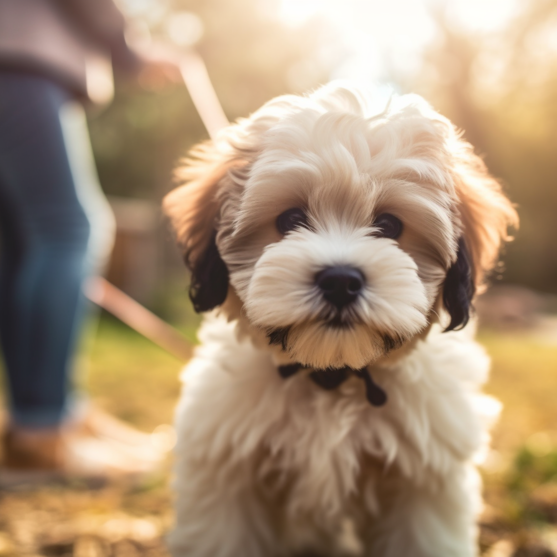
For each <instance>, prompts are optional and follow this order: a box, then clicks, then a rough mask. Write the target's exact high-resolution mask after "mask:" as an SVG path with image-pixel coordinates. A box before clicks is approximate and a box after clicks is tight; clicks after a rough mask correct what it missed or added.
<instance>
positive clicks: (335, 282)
mask: <svg viewBox="0 0 557 557" xmlns="http://www.w3.org/2000/svg"><path fill="white" fill-rule="evenodd" d="M364 283H365V279H364V275H363V273H362V272H361V271H359V270H358V269H355V268H354V267H348V266H344V265H343V266H339V267H327V268H326V269H323V270H322V271H320V272H319V273H317V274H316V275H315V284H317V286H318V287H319V289H320V290H321V291H322V292H323V298H325V300H327V301H328V302H331V304H333V305H334V306H336V307H337V309H342V308H343V307H344V306H347V305H348V304H351V303H352V302H353V301H354V300H355V299H356V298H357V297H358V295H359V294H360V292H361V291H362V288H363V287H364Z"/></svg>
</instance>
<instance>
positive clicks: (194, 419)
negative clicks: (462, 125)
mask: <svg viewBox="0 0 557 557" xmlns="http://www.w3.org/2000/svg"><path fill="white" fill-rule="evenodd" d="M203 156H204V158H205V162H204V163H202V164H200V165H199V164H198V165H197V166H196V167H195V168H194V169H193V170H190V176H189V179H190V180H193V181H192V184H191V185H189V186H188V185H186V186H185V189H184V187H183V188H179V189H178V190H176V191H175V192H173V193H172V194H170V195H169V198H168V200H167V202H166V210H167V212H168V213H169V215H170V216H171V218H172V220H173V223H174V225H175V227H176V229H177V232H178V236H179V239H180V241H181V243H182V245H183V246H184V249H185V251H186V256H187V261H188V262H189V264H190V265H191V266H192V267H193V268H194V270H195V267H196V265H198V264H199V263H198V262H199V261H200V260H202V254H203V252H204V250H205V249H206V245H207V244H208V243H209V242H210V241H211V240H210V238H211V237H212V235H214V234H216V247H217V248H218V253H219V254H220V257H221V258H222V260H223V262H224V264H225V265H226V268H227V269H228V272H229V275H230V288H229V290H228V295H227V296H226V301H225V302H224V304H223V305H222V308H221V309H220V311H217V312H215V313H214V314H212V315H210V316H208V317H207V318H206V320H205V323H204V325H203V327H202V330H201V332H200V340H201V346H200V347H199V348H198V349H197V351H196V355H195V357H194V359H193V360H192V361H191V362H190V363H189V364H188V366H187V367H186V369H185V371H184V374H183V380H184V391H183V395H182V399H181V401H180V404H179V408H178V413H177V430H178V446H177V463H176V480H175V489H176V509H177V522H176V526H175V528H174V531H173V533H172V534H171V537H170V546H171V549H172V552H173V554H174V555H175V556H176V557H186V556H190V557H292V556H302V555H309V553H311V555H320V556H324V557H337V556H338V557H340V556H349V555H354V556H355V555H361V556H366V557H371V556H373V557H473V556H474V555H476V554H477V550H476V527H475V519H476V516H477V513H478V510H479V508H480V501H481V497H480V482H479V479H478V474H477V472H476V470H475V466H474V464H473V462H474V459H475V458H476V459H477V457H478V455H479V454H480V452H481V451H482V449H483V448H485V446H486V441H487V433H486V432H487V426H488V423H489V422H490V420H492V419H493V418H494V416H495V415H496V414H497V411H498V405H497V403H496V402H495V401H492V400H491V399H488V398H487V397H484V396H482V395H480V394H479V389H480V387H481V386H482V384H483V383H484V382H485V381H486V378H487V373H488V367H489V362H488V358H487V357H486V355H485V353H484V352H483V350H482V349H481V348H480V347H479V346H478V345H477V344H476V343H475V342H474V341H473V338H472V337H473V331H472V330H471V327H468V328H466V329H465V330H463V331H459V332H449V333H444V332H443V327H442V326H441V324H440V323H439V322H440V321H442V322H443V323H445V325H446V321H447V320H446V319H445V317H443V313H444V309H443V304H442V291H443V282H444V280H445V276H446V274H447V271H448V270H449V268H450V267H451V265H452V264H453V263H454V262H455V261H456V260H457V256H458V246H459V242H460V243H462V242H465V244H466V246H467V248H468V250H469V252H470V258H471V264H472V272H473V277H474V279H475V281H476V283H477V286H479V285H480V282H481V280H482V278H483V275H484V273H485V272H486V271H487V270H488V269H489V268H490V267H491V266H492V265H493V264H494V262H495V260H496V254H497V251H498V248H499V244H500V242H501V240H502V239H505V230H506V227H507V225H508V224H510V223H512V222H513V221H514V220H515V215H514V211H513V209H512V207H511V206H510V204H509V203H508V201H507V200H506V199H505V198H504V196H503V195H502V193H501V191H500V188H499V186H498V185H497V184H496V182H494V181H493V180H492V179H491V178H489V176H488V175H487V173H486V171H485V168H484V167H483V166H482V165H481V162H479V161H478V159H477V158H476V157H475V156H474V155H473V153H472V152H471V149H470V148H469V146H467V145H466V144H465V143H464V142H462V141H461V140H460V139H459V137H458V134H456V132H455V131H454V128H453V127H452V125H451V124H450V123H449V122H448V121H447V120H446V119H444V118H443V117H442V116H440V115H438V114H437V113H435V112H434V111H433V110H432V109H431V108H430V107H429V106H428V105H427V104H426V103H425V102H424V101H423V100H422V99H419V98H418V97H414V96H407V97H401V98H398V99H395V100H393V101H392V102H391V104H390V105H389V106H387V107H385V109H384V110H383V111H382V112H381V113H379V114H377V113H376V112H374V111H373V109H372V103H371V102H370V99H369V96H368V93H367V92H366V91H362V90H358V89H357V88H355V87H353V86H339V85H331V86H328V87H325V88H322V89H320V90H318V91H317V92H315V93H313V94H312V95H310V96H307V97H293V96H289V97H281V98H279V99H276V100H274V101H271V102H270V103H268V104H267V105H265V106H264V107H263V108H262V109H261V110H260V111H258V112H256V113H255V114H254V115H253V116H252V117H251V118H250V119H248V120H245V121H242V122H240V123H238V124H236V125H234V126H231V127H230V128H229V129H227V130H226V131H225V133H224V134H223V135H222V137H221V139H220V142H218V143H217V145H216V146H214V147H213V150H212V151H211V152H210V153H205V154H204V155H203ZM292 207H303V208H304V209H305V210H306V212H307V215H308V225H309V228H299V229H297V230H294V231H292V232H289V233H287V234H286V235H285V236H284V237H282V236H281V235H280V234H279V233H278V232H277V230H276V228H275V224H274V223H275V219H276V218H277V216H278V215H279V214H280V213H281V212H282V211H284V210H286V209H289V208H292ZM385 212H388V213H391V214H394V215H396V216H397V217H398V218H399V219H400V220H401V221H402V222H403V224H404V232H403V234H402V235H401V237H400V238H398V239H396V240H393V239H387V238H380V237H377V235H376V234H375V232H376V229H375V228H374V224H373V223H374V218H375V217H376V216H377V215H378V214H381V213H385ZM213 237H214V236H213ZM335 265H349V266H352V267H356V268H358V269H359V270H360V271H361V272H362V273H363V276H364V277H365V286H364V288H363V290H362V292H361V294H360V296H359V297H358V299H357V300H356V302H355V303H354V304H352V305H351V306H348V307H346V308H343V309H342V310H341V311H340V316H341V317H342V318H343V319H346V320H348V321H349V322H350V323H351V326H349V327H345V328H339V327H331V326H327V320H328V318H329V316H330V313H331V312H332V311H333V309H331V307H330V306H329V305H328V304H327V302H326V301H325V300H324V299H323V298H322V296H321V293H320V292H319V289H318V288H317V287H316V284H315V276H316V273H317V272H319V271H320V270H321V269H323V268H326V267H330V266H335ZM207 280H209V281H210V280H212V279H211V277H209V279H207ZM279 328H285V329H287V330H288V335H287V338H286V337H285V340H284V343H283V346H282V347H280V346H270V345H269V344H268V342H267V338H266V335H267V334H268V333H269V331H272V330H276V329H279ZM385 338H396V339H398V342H397V344H396V346H394V348H393V346H390V345H388V344H387V343H386V341H385ZM291 362H299V363H302V364H304V365H306V366H308V367H309V368H311V367H315V368H326V367H343V366H349V367H352V368H355V369H357V368H361V367H364V366H365V367H366V368H367V369H368V370H370V371H371V372H372V375H373V379H374V380H375V381H376V382H377V383H378V384H379V385H381V387H382V388H383V389H384V390H385V392H386V393H387V396H388V401H387V403H386V404H385V405H384V406H382V407H373V406H371V405H370V404H369V403H368V401H367V400H366V397H365V391H364V388H363V383H362V381H361V380H360V379H359V378H357V377H355V376H352V377H350V378H349V379H348V380H347V381H346V382H344V383H343V384H342V385H341V386H340V387H338V388H337V389H335V390H332V391H326V390H324V389H322V388H321V387H319V386H318V385H316V384H315V383H314V382H312V381H311V380H310V379H309V378H308V372H307V371H302V372H300V373H298V374H296V375H295V376H293V377H290V378H288V379H283V378H281V377H280V375H279V373H278V371H277V366H278V365H279V364H285V363H286V364H287V363H291Z"/></svg>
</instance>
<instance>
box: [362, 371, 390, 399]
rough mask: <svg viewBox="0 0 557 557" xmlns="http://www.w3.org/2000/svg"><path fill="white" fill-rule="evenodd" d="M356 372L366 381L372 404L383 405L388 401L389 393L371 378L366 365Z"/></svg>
mask: <svg viewBox="0 0 557 557" xmlns="http://www.w3.org/2000/svg"><path fill="white" fill-rule="evenodd" d="M355 373H356V375H357V376H358V377H359V378H360V379H363V381H364V383H365V386H366V398H367V400H368V402H369V403H370V404H371V405H372V406H383V405H384V404H385V403H386V402H387V393H386V392H385V391H384V390H383V389H382V388H381V387H380V386H379V385H378V384H377V383H376V382H375V381H374V380H373V379H372V378H371V375H370V373H369V371H368V370H367V369H366V368H365V367H364V368H362V369H358V370H357V371H356V372H355Z"/></svg>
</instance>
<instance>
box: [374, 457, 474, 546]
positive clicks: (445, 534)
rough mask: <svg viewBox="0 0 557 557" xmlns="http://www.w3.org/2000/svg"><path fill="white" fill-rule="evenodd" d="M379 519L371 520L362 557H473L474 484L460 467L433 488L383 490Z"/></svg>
mask: <svg viewBox="0 0 557 557" xmlns="http://www.w3.org/2000/svg"><path fill="white" fill-rule="evenodd" d="M388 491H389V495H388V498H389V500H387V501H385V510H387V512H386V513H385V515H384V516H383V517H381V518H379V519H377V518H376V519H375V520H374V527H373V529H372V530H370V531H369V532H368V533H367V535H365V538H366V544H365V545H366V552H365V555H366V557H475V556H476V555H477V554H478V550H477V540H476V537H477V532H476V525H475V521H476V517H477V513H478V509H479V506H480V504H479V501H480V482H479V480H478V477H477V472H476V470H475V469H473V468H472V467H471V466H470V467H469V466H464V465H463V466H462V467H460V469H458V470H456V471H455V472H454V474H452V475H451V477H450V478H447V479H445V480H444V481H441V483H440V484H439V485H422V486H420V487H416V486H412V485H406V486H405V487H402V486H398V487H396V488H394V489H392V490H391V489H389V490H388Z"/></svg>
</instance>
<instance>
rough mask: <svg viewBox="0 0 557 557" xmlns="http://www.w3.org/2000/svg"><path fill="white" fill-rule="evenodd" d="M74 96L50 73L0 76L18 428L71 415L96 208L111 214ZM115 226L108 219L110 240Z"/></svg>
mask: <svg viewBox="0 0 557 557" xmlns="http://www.w3.org/2000/svg"><path fill="white" fill-rule="evenodd" d="M69 102H71V101H70V100H69V98H68V96H67V95H66V93H65V91H64V90H63V89H62V88H60V87H58V86H57V85H56V84H54V83H52V82H50V81H49V80H47V79H43V78H40V77H35V76H29V75H24V74H16V73H13V74H10V73H1V74H0V229H1V235H2V251H1V254H2V255H1V262H0V340H1V343H2V351H3V354H4V359H5V363H6V368H7V375H8V387H9V392H10V415H11V421H12V423H13V424H15V425H17V426H24V427H35V428H37V427H53V426H57V425H58V424H60V422H61V421H62V419H63V417H64V413H65V411H66V403H67V400H68V388H69V384H70V378H71V367H72V364H73V354H74V350H75V344H76V340H77V333H78V332H79V325H80V324H81V320H82V316H83V311H82V309H83V307H82V306H83V294H82V286H83V282H84V280H85V277H86V276H87V272H88V268H89V269H90V268H92V267H93V266H94V259H95V257H94V255H93V252H96V253H98V252H99V251H101V250H100V249H99V248H100V247H101V244H102V243H103V242H102V241H101V242H99V238H98V237H97V236H91V233H90V231H91V225H90V218H91V216H92V215H91V209H92V210H93V215H95V214H96V215H98V218H99V220H105V221H106V220H107V217H106V209H105V207H106V206H105V204H104V203H103V202H102V201H99V196H98V193H97V192H98V185H97V182H96V179H95V174H94V167H93V166H92V163H91V159H90V155H89V151H88V149H87V146H88V137H87V131H86V127H85V123H84V118H83V114H82V112H80V108H78V107H77V106H72V105H68V103H69ZM84 161H85V162H84ZM87 197H88V199H85V198H87ZM101 199H102V198H101ZM85 202H87V203H90V204H91V205H90V207H87V208H85V206H84V203H85ZM98 224H100V227H99V226H98ZM95 228H96V229H99V228H100V231H101V233H102V231H103V224H102V223H97V226H96V227H95ZM112 229H113V223H112V221H111V220H110V218H108V222H107V223H106V224H105V225H104V230H106V231H107V234H106V236H108V237H109V238H110V239H111V235H112ZM109 243H110V242H107V241H106V239H105V241H104V244H105V245H106V244H109ZM104 251H106V250H104Z"/></svg>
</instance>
